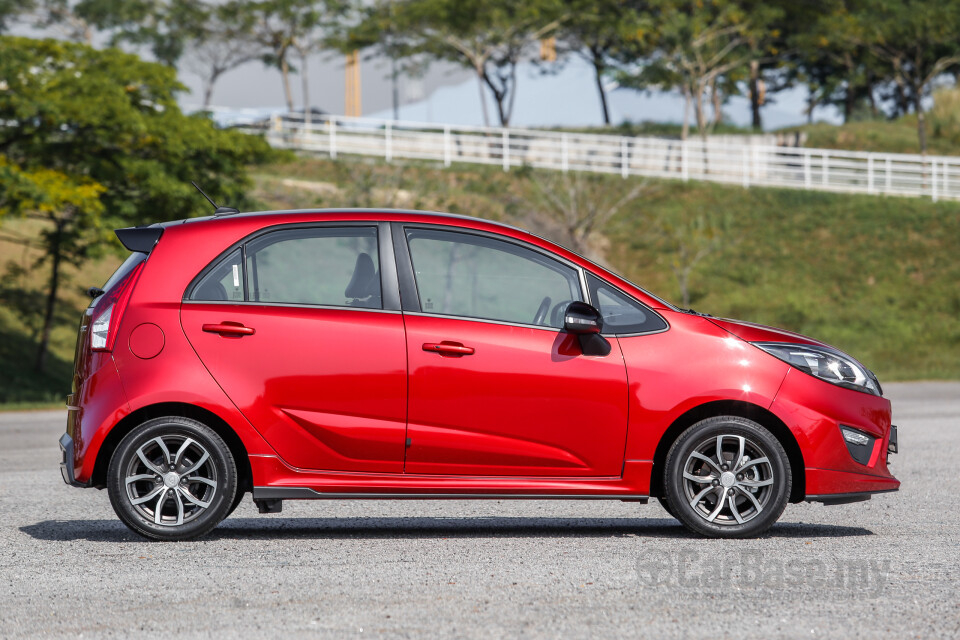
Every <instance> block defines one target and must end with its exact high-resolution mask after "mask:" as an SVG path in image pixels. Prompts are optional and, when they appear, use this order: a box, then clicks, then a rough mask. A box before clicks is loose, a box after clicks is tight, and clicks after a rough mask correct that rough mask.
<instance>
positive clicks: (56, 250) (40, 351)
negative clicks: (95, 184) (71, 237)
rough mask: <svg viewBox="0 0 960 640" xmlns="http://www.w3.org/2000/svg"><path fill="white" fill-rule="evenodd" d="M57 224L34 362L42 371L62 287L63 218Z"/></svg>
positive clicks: (35, 367)
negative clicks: (44, 306)
mask: <svg viewBox="0 0 960 640" xmlns="http://www.w3.org/2000/svg"><path fill="white" fill-rule="evenodd" d="M54 224H55V225H56V231H55V232H54V233H53V237H52V238H51V241H52V246H51V247H50V257H51V264H50V285H49V291H48V292H47V304H46V308H45V310H44V313H43V328H42V329H41V330H40V344H39V346H38V348H37V360H36V362H35V363H34V369H35V370H36V371H38V372H40V373H43V371H44V370H45V369H46V366H47V352H48V351H49V347H50V331H51V329H52V328H53V313H54V311H55V309H56V304H57V291H58V290H59V288H60V261H61V254H60V243H61V241H62V239H63V225H64V222H63V221H62V220H56V221H55V222H54Z"/></svg>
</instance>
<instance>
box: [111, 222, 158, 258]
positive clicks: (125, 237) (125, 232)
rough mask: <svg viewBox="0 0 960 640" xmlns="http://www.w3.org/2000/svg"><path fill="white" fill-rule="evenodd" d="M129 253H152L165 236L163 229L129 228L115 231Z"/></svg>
mask: <svg viewBox="0 0 960 640" xmlns="http://www.w3.org/2000/svg"><path fill="white" fill-rule="evenodd" d="M114 233H116V234H117V237H118V238H120V242H121V243H122V244H123V246H125V247H126V248H127V250H128V251H139V252H140V253H150V252H151V251H153V247H154V246H155V245H156V244H157V241H158V240H160V236H162V235H163V227H127V228H125V229H117V230H115V231H114Z"/></svg>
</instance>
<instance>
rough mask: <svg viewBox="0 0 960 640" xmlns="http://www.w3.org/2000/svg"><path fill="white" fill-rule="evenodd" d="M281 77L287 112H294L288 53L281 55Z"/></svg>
mask: <svg viewBox="0 0 960 640" xmlns="http://www.w3.org/2000/svg"><path fill="white" fill-rule="evenodd" d="M279 57H280V75H281V76H282V77H283V95H284V98H286V101H287V111H288V112H290V113H292V112H293V92H292V91H290V63H289V62H287V52H286V51H284V52H283V53H282V54H280V56H279Z"/></svg>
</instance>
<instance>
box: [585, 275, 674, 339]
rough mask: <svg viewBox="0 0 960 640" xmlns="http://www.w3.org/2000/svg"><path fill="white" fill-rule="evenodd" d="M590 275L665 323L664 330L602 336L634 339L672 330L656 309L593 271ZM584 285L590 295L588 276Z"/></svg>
mask: <svg viewBox="0 0 960 640" xmlns="http://www.w3.org/2000/svg"><path fill="white" fill-rule="evenodd" d="M589 274H590V275H591V276H593V277H594V278H596V279H597V280H599V281H600V282H602V283H603V284H604V285H606V286H608V287H610V288H611V289H613V290H614V291H616V292H617V293H619V294H620V295H622V296H623V297H624V298H626V299H628V300H632V301H633V302H635V303H636V304H638V305H639V306H641V307H643V308H644V309H645V310H646V311H648V312H649V313H650V314H651V315H654V316H656V317H658V318H660V320H661V321H662V322H663V328H662V329H653V330H652V331H634V332H631V333H608V332H606V331H604V332H603V333H601V334H600V335H604V336H616V337H617V338H633V337H636V336H649V335H653V334H655V333H663V332H664V331H669V330H670V323H669V322H667V319H666V318H664V317H663V315H662V314H660V313H657V311H656V310H654V309H652V308H651V307H650V306H649V305H646V304H644V303H643V302H641V301H640V300H637V298H636V296H632V295H630V294H629V293H627V292H626V291H624V290H623V289H621V288H620V287H618V286H617V285H615V284H613V283H612V282H610V281H609V280H607V279H605V278H602V277H600V276H599V275H597V274H596V273H594V272H593V271H590V272H589ZM584 284H585V285H586V287H587V292H588V293H589V292H590V285H589V283H587V282H586V276H584ZM590 304H591V305H593V306H594V308H595V309H597V310H598V311H599V310H600V307H598V306H597V305H596V304H595V303H593V302H591V303H590Z"/></svg>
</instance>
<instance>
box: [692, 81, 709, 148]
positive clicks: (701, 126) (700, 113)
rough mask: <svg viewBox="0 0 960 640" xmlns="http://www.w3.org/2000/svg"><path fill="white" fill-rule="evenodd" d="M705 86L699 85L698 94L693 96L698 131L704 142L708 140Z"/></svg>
mask: <svg viewBox="0 0 960 640" xmlns="http://www.w3.org/2000/svg"><path fill="white" fill-rule="evenodd" d="M703 92H704V87H703V86H701V85H697V88H696V94H695V95H694V96H693V106H694V114H695V115H696V116H697V131H698V132H699V133H700V137H701V138H702V139H703V141H704V142H706V141H707V117H706V113H705V112H704V109H703Z"/></svg>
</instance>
